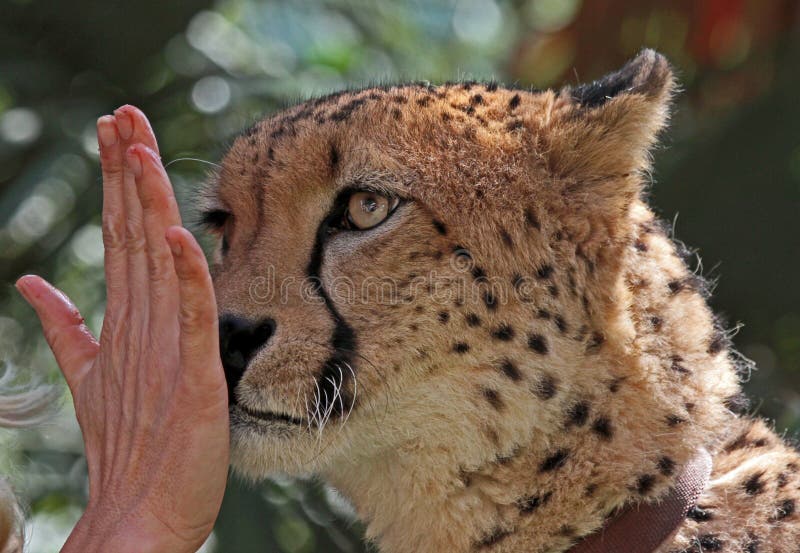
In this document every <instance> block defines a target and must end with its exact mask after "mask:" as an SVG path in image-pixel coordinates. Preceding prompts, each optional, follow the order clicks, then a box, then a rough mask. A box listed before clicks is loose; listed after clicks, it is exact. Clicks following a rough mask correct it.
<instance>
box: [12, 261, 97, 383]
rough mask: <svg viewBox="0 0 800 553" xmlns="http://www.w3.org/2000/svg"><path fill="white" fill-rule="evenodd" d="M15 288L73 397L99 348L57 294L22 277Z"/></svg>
mask: <svg viewBox="0 0 800 553" xmlns="http://www.w3.org/2000/svg"><path fill="white" fill-rule="evenodd" d="M16 286H17V290H19V292H20V293H21V294H22V296H23V297H24V298H25V300H26V301H27V302H28V303H29V304H30V305H31V307H33V308H34V309H35V310H36V315H37V316H38V317H39V322H41V323H42V330H43V331H44V338H45V340H47V343H48V345H49V346H50V349H51V350H53V354H54V355H55V357H56V362H57V363H58V366H59V367H60V368H61V372H62V373H64V378H65V379H66V380H67V385H68V386H69V388H70V390H72V392H73V394H74V392H75V386H76V385H77V383H78V381H79V380H80V377H81V376H82V375H83V374H84V373H85V372H86V371H87V370H88V369H89V367H90V366H91V365H92V362H93V361H94V358H95V357H96V356H97V351H98V350H99V348H100V346H99V345H98V343H97V340H95V338H94V336H92V332H91V331H90V330H89V329H88V328H87V326H86V325H85V324H84V322H83V317H81V314H80V312H79V311H78V309H77V308H76V307H75V306H74V305H73V304H72V302H71V301H70V299H69V298H68V297H67V296H66V295H65V294H64V293H63V292H62V291H61V290H58V289H57V288H55V287H54V286H53V285H52V284H50V283H49V282H47V281H46V280H44V279H42V278H40V277H38V276H34V275H25V276H23V277H22V278H20V279H19V280H18V281H17V285H16Z"/></svg>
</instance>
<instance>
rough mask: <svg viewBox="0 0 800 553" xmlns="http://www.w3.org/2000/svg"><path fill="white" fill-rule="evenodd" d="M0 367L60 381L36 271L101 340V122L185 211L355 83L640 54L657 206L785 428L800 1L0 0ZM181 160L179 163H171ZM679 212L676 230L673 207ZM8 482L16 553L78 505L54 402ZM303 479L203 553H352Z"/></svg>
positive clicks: (799, 337)
mask: <svg viewBox="0 0 800 553" xmlns="http://www.w3.org/2000/svg"><path fill="white" fill-rule="evenodd" d="M0 14H2V15H0V275H2V282H3V286H2V287H1V288H0V357H2V362H3V363H4V364H5V366H6V367H16V368H17V369H18V371H19V372H20V374H36V375H39V376H40V377H41V378H43V379H45V380H52V381H54V382H59V385H60V380H59V378H58V373H57V368H56V366H55V364H54V361H53V359H52V356H51V355H50V353H49V351H48V349H47V347H46V345H45V344H44V342H43V340H42V339H41V338H40V332H39V328H38V323H37V321H36V319H35V318H34V316H33V313H32V311H31V310H30V309H28V308H27V306H25V305H24V304H23V302H22V301H21V300H20V298H19V297H18V296H17V294H16V293H15V291H14V290H13V287H12V285H11V284H12V283H13V282H14V280H15V279H16V278H17V277H18V276H20V275H21V274H23V273H26V272H35V273H38V274H41V275H43V276H45V277H46V278H48V279H50V280H51V281H52V282H54V283H55V284H56V285H58V286H60V287H61V288H62V289H64V290H65V291H66V292H67V293H68V294H69V295H70V296H71V297H72V298H73V299H74V300H75V301H76V303H77V304H78V306H79V307H80V308H81V309H82V311H83V313H84V315H85V316H86V318H87V320H89V322H90V325H91V326H92V328H93V329H95V330H98V329H99V328H100V324H101V320H102V313H103V306H104V304H103V302H104V286H103V272H102V243H101V232H100V227H99V225H100V217H99V212H100V205H101V197H100V183H99V171H98V159H97V150H96V144H95V134H94V122H95V120H96V118H97V117H98V116H99V115H102V114H105V113H109V112H110V111H111V110H113V109H114V108H115V107H117V106H118V105H120V104H123V103H133V104H135V105H137V106H140V107H141V108H143V109H144V111H145V112H146V113H147V114H148V115H149V116H150V118H151V120H152V122H153V126H154V128H155V130H156V134H157V136H158V137H159V140H160V144H161V149H162V153H163V157H164V160H165V161H166V162H170V161H172V162H173V163H172V164H171V165H169V169H168V171H169V173H170V176H171V178H172V181H173V183H174V184H175V186H176V188H177V190H178V195H179V200H180V201H181V204H182V206H183V208H184V210H185V215H186V217H188V218H189V219H191V218H192V211H191V201H192V197H193V195H194V194H195V190H196V189H197V185H198V183H199V182H200V181H201V180H202V179H203V178H204V175H205V171H206V166H205V165H204V164H203V163H201V162H197V161H191V160H185V159H184V158H197V159H202V160H211V161H214V160H217V159H218V158H219V157H220V154H221V153H222V152H223V151H224V149H225V146H226V144H227V143H229V141H230V139H231V137H232V136H233V135H235V133H236V132H237V131H239V130H240V129H242V128H244V127H245V126H247V125H248V124H249V123H250V122H251V121H252V120H253V119H254V118H255V117H257V116H259V115H261V114H269V113H272V112H274V111H275V110H277V109H280V108H281V107H283V106H285V105H287V104H289V103H292V102H294V101H296V100H299V99H303V98H306V97H308V96H310V95H318V94H322V93H325V92H329V91H332V90H336V89H340V88H343V87H348V86H361V85H363V84H366V83H370V82H385V81H394V80H401V79H426V80H431V81H434V82H436V81H443V80H452V79H459V78H476V79H489V78H498V79H500V80H502V81H505V82H507V83H514V84H517V85H522V86H533V87H548V86H558V85H560V84H561V83H576V82H579V81H587V80H591V79H593V78H596V77H598V76H599V75H601V74H602V73H603V72H606V71H609V70H612V69H614V68H616V67H618V66H619V65H621V64H622V63H623V62H624V60H625V59H627V58H628V57H630V56H632V55H633V54H634V53H635V52H636V51H637V50H639V49H640V48H641V47H642V46H645V45H646V46H651V47H654V48H657V49H659V50H660V51H662V52H663V53H665V54H666V55H667V56H668V57H669V58H670V59H671V60H672V61H673V62H674V64H675V66H676V67H677V69H678V72H679V75H680V79H681V82H682V84H683V88H684V90H683V93H682V94H681V96H680V97H679V98H678V101H677V106H676V112H675V116H674V118H673V123H672V127H671V129H670V130H669V132H667V133H666V134H665V137H664V138H665V139H664V143H663V144H664V147H662V148H660V149H659V150H657V151H656V152H655V160H656V170H655V172H654V175H653V177H654V186H653V190H652V201H653V203H654V205H655V206H656V207H657V209H658V211H659V212H660V213H661V215H662V216H663V217H664V218H665V219H667V220H668V221H671V222H673V224H674V227H675V232H676V236H677V238H679V239H680V240H682V241H684V242H686V243H687V244H688V245H690V246H692V247H697V248H699V252H700V253H701V254H702V264H700V261H699V260H700V258H699V257H698V270H702V272H703V274H705V275H706V276H709V277H711V278H712V279H719V283H718V285H717V288H716V293H715V296H714V299H713V303H714V306H715V308H716V309H717V310H718V311H720V312H722V313H724V314H725V315H726V316H727V319H728V321H729V326H730V327H732V328H735V327H736V326H737V323H739V322H742V323H745V326H743V327H742V328H741V330H740V332H738V334H736V336H735V337H734V341H735V343H736V345H737V347H738V348H739V349H740V351H741V352H742V353H743V354H744V355H746V356H748V357H750V358H752V359H753V360H755V361H756V363H757V366H758V370H757V371H755V372H753V373H752V375H751V377H750V378H749V380H748V382H747V384H746V387H747V390H748V392H749V394H750V395H751V397H753V398H754V402H753V409H754V410H756V411H757V412H759V413H761V414H763V415H765V416H767V417H769V418H771V419H773V420H774V421H775V423H776V425H777V427H778V429H779V430H782V429H787V430H788V432H789V433H790V435H791V434H793V433H796V432H797V431H798V430H800V393H799V392H798V390H800V388H799V387H798V384H800V286H799V285H798V280H800V279H798V277H800V223H798V216H800V102H799V101H798V99H797V95H798V91H799V90H800V71H799V70H798V69H800V35H799V34H798V29H800V11H799V10H798V3H797V2H796V1H795V0H785V1H781V0H708V1H702V2H697V1H695V0H685V1H673V2H656V1H649V0H594V1H590V0H585V1H583V2H581V1H580V0H514V1H500V0H448V1H443V0H440V1H422V0H417V1H412V0H408V1H392V0H384V1H378V2H367V1H363V0H318V1H311V0H308V1H295V2H288V1H285V2H280V1H268V0H217V1H212V0H182V1H181V2H172V3H166V2H160V1H155V0H139V1H137V2H123V1H117V0H70V1H56V0H47V1H41V0H16V1H11V0H0ZM174 160H179V161H174ZM678 214H680V216H679V217H678ZM0 472H2V473H4V474H11V475H12V476H11V478H12V481H13V482H14V484H15V486H16V487H17V489H18V490H19V492H20V495H21V496H22V497H23V498H24V500H25V501H26V502H27V503H28V505H29V507H30V510H29V511H30V512H29V518H30V520H29V525H28V532H29V534H30V536H29V547H28V551H30V552H31V553H40V552H52V551H57V550H58V548H59V546H60V545H61V544H62V542H63V540H64V539H65V537H66V534H67V533H68V531H69V529H70V528H71V526H72V524H73V523H74V521H75V520H76V519H77V517H78V516H79V515H80V513H81V509H82V505H83V504H84V501H85V498H86V470H85V461H84V459H83V456H82V446H81V442H80V433H79V431H78V429H77V426H76V423H75V422H74V417H73V414H72V411H71V407H70V405H69V400H68V398H67V399H66V400H65V407H64V409H63V410H62V411H61V413H60V414H59V415H58V416H57V417H56V418H55V420H54V421H53V422H52V423H51V424H49V425H47V426H45V427H43V428H39V429H35V430H30V431H24V432H11V431H3V432H2V433H0ZM361 533H362V528H361V526H360V525H359V524H358V522H357V521H356V520H355V519H354V517H353V514H352V511H351V509H350V507H349V506H348V504H347V503H346V502H345V501H343V500H342V498H341V497H339V496H338V495H337V494H336V492H335V491H334V490H331V489H329V488H327V487H325V486H324V485H323V484H321V483H319V482H315V481H313V480H291V479H285V478H284V479H273V480H270V481H269V482H265V483H263V484H259V485H246V484H243V483H242V482H240V481H238V480H237V479H235V478H232V479H231V484H230V486H229V489H228V493H227V495H226V498H225V503H224V505H223V509H222V514H221V516H220V519H219V522H218V524H217V527H216V530H215V532H214V535H213V536H212V538H211V539H210V540H209V543H208V544H206V546H204V549H203V550H204V551H206V552H210V551H217V552H232V553H249V552H265V551H266V552H273V551H275V552H312V551H313V552H339V551H342V552H345V551H363V550H364V546H363V545H362V544H361V543H360V535H361Z"/></svg>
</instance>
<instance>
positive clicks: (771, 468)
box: [202, 50, 800, 553]
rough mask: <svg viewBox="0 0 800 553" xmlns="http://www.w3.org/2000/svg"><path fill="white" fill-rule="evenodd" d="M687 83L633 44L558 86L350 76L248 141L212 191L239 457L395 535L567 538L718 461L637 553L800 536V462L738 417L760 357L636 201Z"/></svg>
mask: <svg viewBox="0 0 800 553" xmlns="http://www.w3.org/2000/svg"><path fill="white" fill-rule="evenodd" d="M675 88H676V84H675V78H674V76H673V71H672V69H671V67H670V65H669V63H668V61H667V60H666V59H665V58H664V57H663V56H661V55H660V54H658V53H656V52H654V51H651V50H643V51H642V52H641V53H640V54H639V55H638V56H637V57H635V58H634V59H633V60H631V61H629V62H628V63H627V64H626V65H625V66H624V67H622V68H621V69H620V70H618V71H616V72H614V73H611V74H609V75H607V76H605V77H603V78H602V79H600V80H598V81H595V82H593V83H591V84H586V85H581V86H566V87H564V88H562V89H560V90H543V91H534V90H528V89H519V88H513V87H504V86H501V85H499V84H498V83H496V82H454V83H448V84H444V85H441V86H433V85H431V84H429V83H424V82H423V83H412V84H402V85H396V86H379V87H371V88H365V89H362V90H356V91H345V92H340V93H335V94H331V95H328V96H325V97H321V98H318V99H313V100H310V101H307V102H305V103H301V104H299V105H296V106H294V107H291V108H289V109H287V110H285V111H283V112H280V113H278V114H276V115H273V116H271V117H269V118H267V119H264V120H261V121H259V122H257V123H255V124H254V125H253V126H251V127H250V128H249V129H247V130H246V131H245V132H243V133H242V134H241V136H239V137H237V138H236V140H235V141H234V142H233V144H232V146H231V148H230V150H229V151H228V152H227V153H226V155H225V156H224V159H223V162H222V164H221V167H220V169H219V171H218V172H217V173H216V174H215V175H214V176H213V178H212V179H211V180H210V182H209V185H208V187H207V189H206V190H205V191H204V193H203V194H202V198H203V200H202V202H203V204H202V221H203V222H204V223H205V225H206V226H208V227H209V228H210V229H211V231H212V232H213V233H215V234H216V236H217V241H218V246H217V248H216V250H215V253H214V255H213V259H212V261H211V271H212V276H213V280H214V288H215V292H216V294H217V301H218V305H219V312H220V336H221V355H222V359H223V366H224V368H225V372H226V378H227V381H228V387H229V394H230V420H231V430H232V438H231V440H232V453H233V458H234V467H235V468H236V470H237V471H238V472H239V473H240V474H242V475H244V476H245V477H248V478H252V479H258V478H263V477H265V476H266V475H269V474H272V473H288V474H310V473H313V474H316V475H319V476H320V477H321V478H323V479H325V480H326V481H327V482H329V483H330V484H331V485H332V486H334V487H335V488H336V489H338V490H340V491H341V493H342V494H343V495H345V496H346V497H347V498H349V499H350V500H351V501H352V503H353V505H354V507H355V509H356V511H357V512H358V514H359V516H360V517H362V518H363V520H364V522H365V524H366V528H367V530H366V537H367V539H368V540H370V541H371V542H373V543H374V544H376V545H377V547H378V549H379V550H380V551H382V552H383V553H426V552H431V553H433V552H436V553H439V552H453V553H460V552H491V553H512V552H513V553H521V552H526V553H530V552H537V553H544V552H547V553H558V552H565V551H570V550H573V551H580V549H578V548H580V547H581V544H585V543H586V540H589V539H592V537H593V536H597V535H598V533H602V532H603V531H604V528H610V527H611V526H613V525H614V523H615V519H616V517H618V516H619V515H620V513H623V512H626V511H627V512H630V511H631V510H634V511H636V510H642V509H645V510H646V509H648V508H650V509H651V510H652V511H653V512H655V513H657V512H658V511H659V505H660V503H659V502H661V501H662V500H663V499H664V498H665V497H667V496H669V494H670V491H671V490H672V489H673V488H674V487H675V485H676V480H677V479H678V478H679V475H680V474H682V472H685V467H687V466H690V464H691V463H692V459H694V458H695V457H696V456H697V455H698V451H707V452H708V454H710V456H711V467H712V468H711V469H710V470H711V473H710V477H709V478H707V479H705V480H703V485H702V486H700V489H698V490H697V492H698V493H699V497H698V498H697V500H696V501H693V502H692V503H691V505H687V506H686V508H685V509H684V511H683V512H682V513H681V514H680V517H679V520H678V521H677V522H676V523H675V524H674V529H673V528H672V527H671V528H670V532H667V535H666V537H665V538H664V539H665V540H666V541H664V540H661V541H660V542H659V544H657V545H655V546H654V547H653V548H650V549H647V550H648V551H659V552H665V553H666V552H668V553H679V552H680V553H689V552H704V551H726V552H743V553H756V552H758V553H796V552H797V551H798V548H799V547H800V525H798V520H800V518H799V516H798V513H797V512H796V502H797V500H798V489H800V475H799V474H798V470H799V469H800V457H799V456H798V454H797V452H796V451H794V450H793V449H792V448H791V447H790V446H789V445H787V444H786V443H784V441H783V440H782V439H781V438H779V437H778V436H776V434H775V433H774V432H773V431H772V430H771V429H770V428H768V426H767V425H766V424H765V422H764V421H761V420H758V419H755V418H750V417H748V416H747V415H746V413H744V411H746V399H745V398H744V396H743V395H742V392H741V390H740V384H739V377H740V372H741V370H742V369H743V368H744V369H747V362H746V361H745V360H743V358H742V357H741V356H739V355H738V354H737V353H736V352H735V351H734V350H733V349H732V347H731V344H730V340H729V336H728V334H726V332H725V330H724V329H723V327H722V326H721V324H720V323H719V322H718V321H717V319H716V318H715V316H714V315H713V314H712V312H711V311H710V309H709V307H708V305H707V303H706V299H707V295H708V289H707V287H706V286H705V284H704V281H703V280H702V278H700V277H699V276H697V275H696V274H694V273H693V272H692V271H690V270H689V268H688V267H687V264H686V263H685V261H684V257H685V255H683V252H682V248H680V247H679V246H678V245H677V244H676V242H674V241H673V240H672V239H671V237H670V235H669V232H667V231H666V230H665V227H664V225H663V224H661V223H660V222H659V220H658V219H657V218H656V217H655V215H654V213H653V211H652V210H651V209H650V208H649V207H648V205H647V203H646V198H645V196H646V184H647V178H646V177H647V175H648V171H649V169H650V167H651V159H650V156H651V151H652V149H653V147H654V145H655V144H656V140H657V136H658V134H659V132H660V131H661V130H662V128H663V127H664V126H665V124H666V123H667V120H668V117H669V110H670V104H671V100H672V97H673V95H674V92H675ZM684 513H685V515H684ZM643 526H647V523H646V521H645V523H644V524H643ZM572 548H575V549H572ZM612 550H613V551H622V550H625V551H632V552H634V553H635V552H638V551H643V550H642V549H640V548H636V547H634V545H633V541H632V542H631V546H630V549H628V548H627V547H623V548H622V549H618V548H615V549H603V548H602V546H601V547H600V549H594V551H612Z"/></svg>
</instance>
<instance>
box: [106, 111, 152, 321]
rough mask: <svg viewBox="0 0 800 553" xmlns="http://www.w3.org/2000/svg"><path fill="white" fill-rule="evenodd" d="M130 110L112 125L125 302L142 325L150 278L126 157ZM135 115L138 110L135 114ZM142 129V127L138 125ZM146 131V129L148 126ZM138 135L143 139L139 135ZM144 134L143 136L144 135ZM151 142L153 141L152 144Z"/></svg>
mask: <svg viewBox="0 0 800 553" xmlns="http://www.w3.org/2000/svg"><path fill="white" fill-rule="evenodd" d="M133 109H134V108H133V106H122V107H121V108H119V109H117V110H115V111H114V121H115V123H116V125H117V130H118V132H119V137H120V148H121V156H122V159H123V164H122V195H123V202H124V205H125V254H126V265H127V284H128V300H129V302H130V304H131V305H135V306H137V307H138V308H140V309H141V310H142V314H143V317H142V318H141V321H142V322H145V323H146V321H147V318H148V315H147V314H148V313H149V303H148V301H147V299H148V293H149V277H148V272H147V270H148V265H147V239H146V237H145V233H144V222H143V219H144V214H143V213H142V204H141V202H140V201H139V194H138V193H137V192H136V179H135V175H134V172H133V169H134V168H132V167H131V166H130V165H129V163H128V161H129V160H128V159H127V157H126V156H125V152H126V151H127V149H128V147H130V140H131V139H132V138H133V137H134V136H135V135H136V134H137V133H136V131H135V126H134V125H135V120H134V118H133V117H132V114H133V113H135V112H133V111H132V110H133ZM136 111H138V110H136ZM140 126H141V125H140ZM148 128H149V125H148ZM138 134H139V135H143V133H142V132H141V131H140V132H139V133H138ZM145 134H146V133H145ZM151 142H152V141H151Z"/></svg>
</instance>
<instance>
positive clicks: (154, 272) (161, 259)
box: [147, 253, 173, 285]
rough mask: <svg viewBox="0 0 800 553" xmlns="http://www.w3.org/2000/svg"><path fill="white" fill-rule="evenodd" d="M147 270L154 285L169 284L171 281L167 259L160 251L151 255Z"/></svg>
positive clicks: (171, 273)
mask: <svg viewBox="0 0 800 553" xmlns="http://www.w3.org/2000/svg"><path fill="white" fill-rule="evenodd" d="M147 270H148V274H149V276H150V282H152V283H153V284H155V285H161V284H171V283H172V282H173V277H172V275H173V272H172V271H171V270H170V266H169V259H168V258H166V257H165V256H164V255H162V254H161V253H157V254H154V255H152V256H151V258H150V263H149V264H148V268H147Z"/></svg>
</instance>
